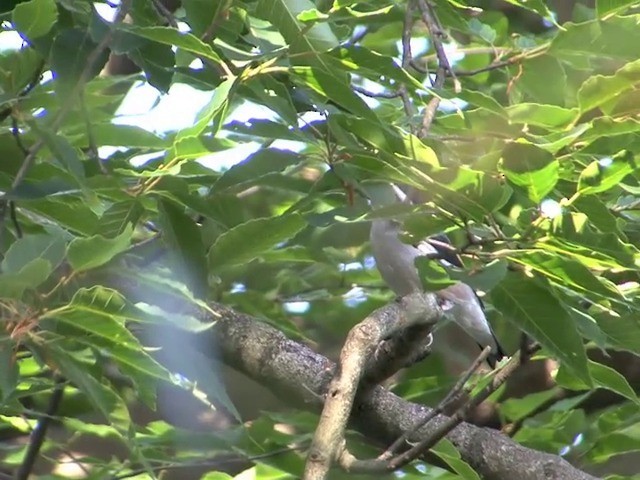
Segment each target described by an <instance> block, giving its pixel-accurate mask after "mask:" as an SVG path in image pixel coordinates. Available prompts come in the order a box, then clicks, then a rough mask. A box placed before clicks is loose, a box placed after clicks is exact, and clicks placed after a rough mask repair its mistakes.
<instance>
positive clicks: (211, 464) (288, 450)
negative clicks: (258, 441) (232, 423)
mask: <svg viewBox="0 0 640 480" xmlns="http://www.w3.org/2000/svg"><path fill="white" fill-rule="evenodd" d="M307 443H308V442H304V443H302V444H300V445H294V446H292V447H286V448H281V449H279V450H273V451H271V452H267V453H262V454H260V455H252V456H250V457H241V456H237V457H230V458H220V459H217V460H211V461H202V462H193V463H173V464H169V465H159V466H157V467H151V468H150V469H148V468H140V469H138V470H132V471H130V472H127V473H123V474H122V475H117V476H114V477H112V478H111V480H124V479H125V478H131V477H135V476H137V475H143V474H145V473H149V470H151V471H152V472H167V471H169V470H181V469H183V468H206V467H219V466H220V465H224V464H226V463H235V462H242V463H246V462H252V461H255V460H264V459H265V458H272V457H275V456H278V455H283V454H285V453H291V452H295V451H297V450H303V449H305V448H307Z"/></svg>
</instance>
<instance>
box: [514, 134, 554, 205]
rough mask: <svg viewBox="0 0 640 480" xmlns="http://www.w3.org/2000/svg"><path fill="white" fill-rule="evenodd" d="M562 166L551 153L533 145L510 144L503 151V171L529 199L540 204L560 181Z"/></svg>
mask: <svg viewBox="0 0 640 480" xmlns="http://www.w3.org/2000/svg"><path fill="white" fill-rule="evenodd" d="M559 168H560V164H559V163H558V161H557V160H556V159H555V158H554V157H553V155H552V154H550V153H549V152H547V151H545V150H542V149H541V148H538V147H536V146H534V145H531V144H525V143H519V142H518V143H510V144H508V145H507V146H506V147H505V149H504V150H503V151H502V171H503V173H504V174H505V175H506V177H507V178H508V179H509V181H511V182H513V183H514V184H515V185H518V186H519V187H524V188H525V189H526V190H527V193H528V195H529V198H530V199H531V200H532V201H533V202H535V203H540V202H541V201H542V200H544V198H545V197H546V196H547V195H548V194H549V192H551V190H553V188H554V187H555V185H556V183H557V182H558V179H559V174H558V170H559Z"/></svg>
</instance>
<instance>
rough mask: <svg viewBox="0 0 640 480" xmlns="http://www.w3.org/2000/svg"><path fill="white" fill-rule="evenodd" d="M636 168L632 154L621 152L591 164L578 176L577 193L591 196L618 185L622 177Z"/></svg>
mask: <svg viewBox="0 0 640 480" xmlns="http://www.w3.org/2000/svg"><path fill="white" fill-rule="evenodd" d="M636 168H637V166H636V163H635V158H634V156H633V154H631V153H630V152H627V151H623V152H621V153H620V154H618V155H616V156H614V157H613V158H611V157H609V158H604V159H602V160H595V161H593V162H591V163H590V164H589V165H588V166H587V167H586V168H585V169H584V170H583V171H582V173H581V174H580V179H579V180H578V192H579V193H581V194H582V195H593V194H595V193H600V192H605V191H607V190H609V189H610V188H613V187H615V186H616V185H618V184H619V183H620V182H621V181H622V179H624V177H626V176H627V175H629V174H630V173H631V172H633V171H634V170H635V169H636Z"/></svg>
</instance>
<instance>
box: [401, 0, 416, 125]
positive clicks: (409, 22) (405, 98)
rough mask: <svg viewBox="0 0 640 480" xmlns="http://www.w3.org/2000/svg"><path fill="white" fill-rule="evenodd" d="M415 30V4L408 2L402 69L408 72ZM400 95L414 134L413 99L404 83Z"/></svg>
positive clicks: (403, 33)
mask: <svg viewBox="0 0 640 480" xmlns="http://www.w3.org/2000/svg"><path fill="white" fill-rule="evenodd" d="M412 28H413V4H412V3H411V2H407V8H406V10H405V13H404V21H403V23H402V68H403V69H405V70H408V68H409V66H410V65H411V63H412V62H413V60H412V53H411V29H412ZM398 94H399V95H400V98H401V99H402V106H403V108H404V113H405V115H406V116H407V118H408V119H409V125H410V128H411V131H412V132H413V130H414V128H413V122H412V121H411V119H412V118H413V106H412V104H411V99H410V98H409V92H408V91H407V86H406V85H405V84H404V83H403V84H402V85H400V87H399V88H398Z"/></svg>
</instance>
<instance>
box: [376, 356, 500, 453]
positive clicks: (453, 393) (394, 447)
mask: <svg viewBox="0 0 640 480" xmlns="http://www.w3.org/2000/svg"><path fill="white" fill-rule="evenodd" d="M490 354H491V347H485V349H484V350H482V352H480V355H478V357H477V358H476V359H475V361H474V362H473V363H472V364H471V366H470V367H469V368H468V369H467V371H466V372H464V373H463V375H462V376H461V377H460V378H459V379H458V381H457V382H456V384H455V385H454V386H453V388H452V389H451V390H450V391H449V393H447V395H446V396H445V397H444V398H443V399H442V401H441V402H440V403H439V404H438V405H437V406H436V408H434V409H433V410H431V411H429V412H428V413H427V415H425V417H424V418H423V419H422V420H420V421H419V422H418V423H416V425H415V427H414V428H412V429H411V430H407V431H406V432H405V433H404V434H403V435H402V436H401V437H400V438H398V439H397V440H396V441H395V442H393V444H391V446H389V448H387V450H386V451H385V452H383V453H382V454H381V455H380V456H379V457H378V459H379V460H390V459H391V457H392V456H393V455H394V454H395V453H396V452H397V451H398V450H400V447H402V446H403V445H404V443H405V442H406V441H407V440H408V439H409V438H410V437H411V436H412V435H413V434H415V433H416V432H417V431H418V430H420V429H421V428H422V427H424V426H425V425H426V424H427V423H429V422H430V421H431V420H432V419H433V418H435V417H436V416H437V415H440V414H442V413H444V412H445V411H446V409H447V407H449V406H450V405H451V404H453V403H454V402H455V401H457V400H458V399H459V398H460V396H461V395H462V393H463V389H464V386H465V384H466V383H467V382H468V381H469V379H470V378H471V376H472V375H473V374H474V373H475V372H476V371H477V370H478V368H480V366H481V365H482V364H483V363H484V362H485V360H486V359H487V358H488V357H489V355H490Z"/></svg>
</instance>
